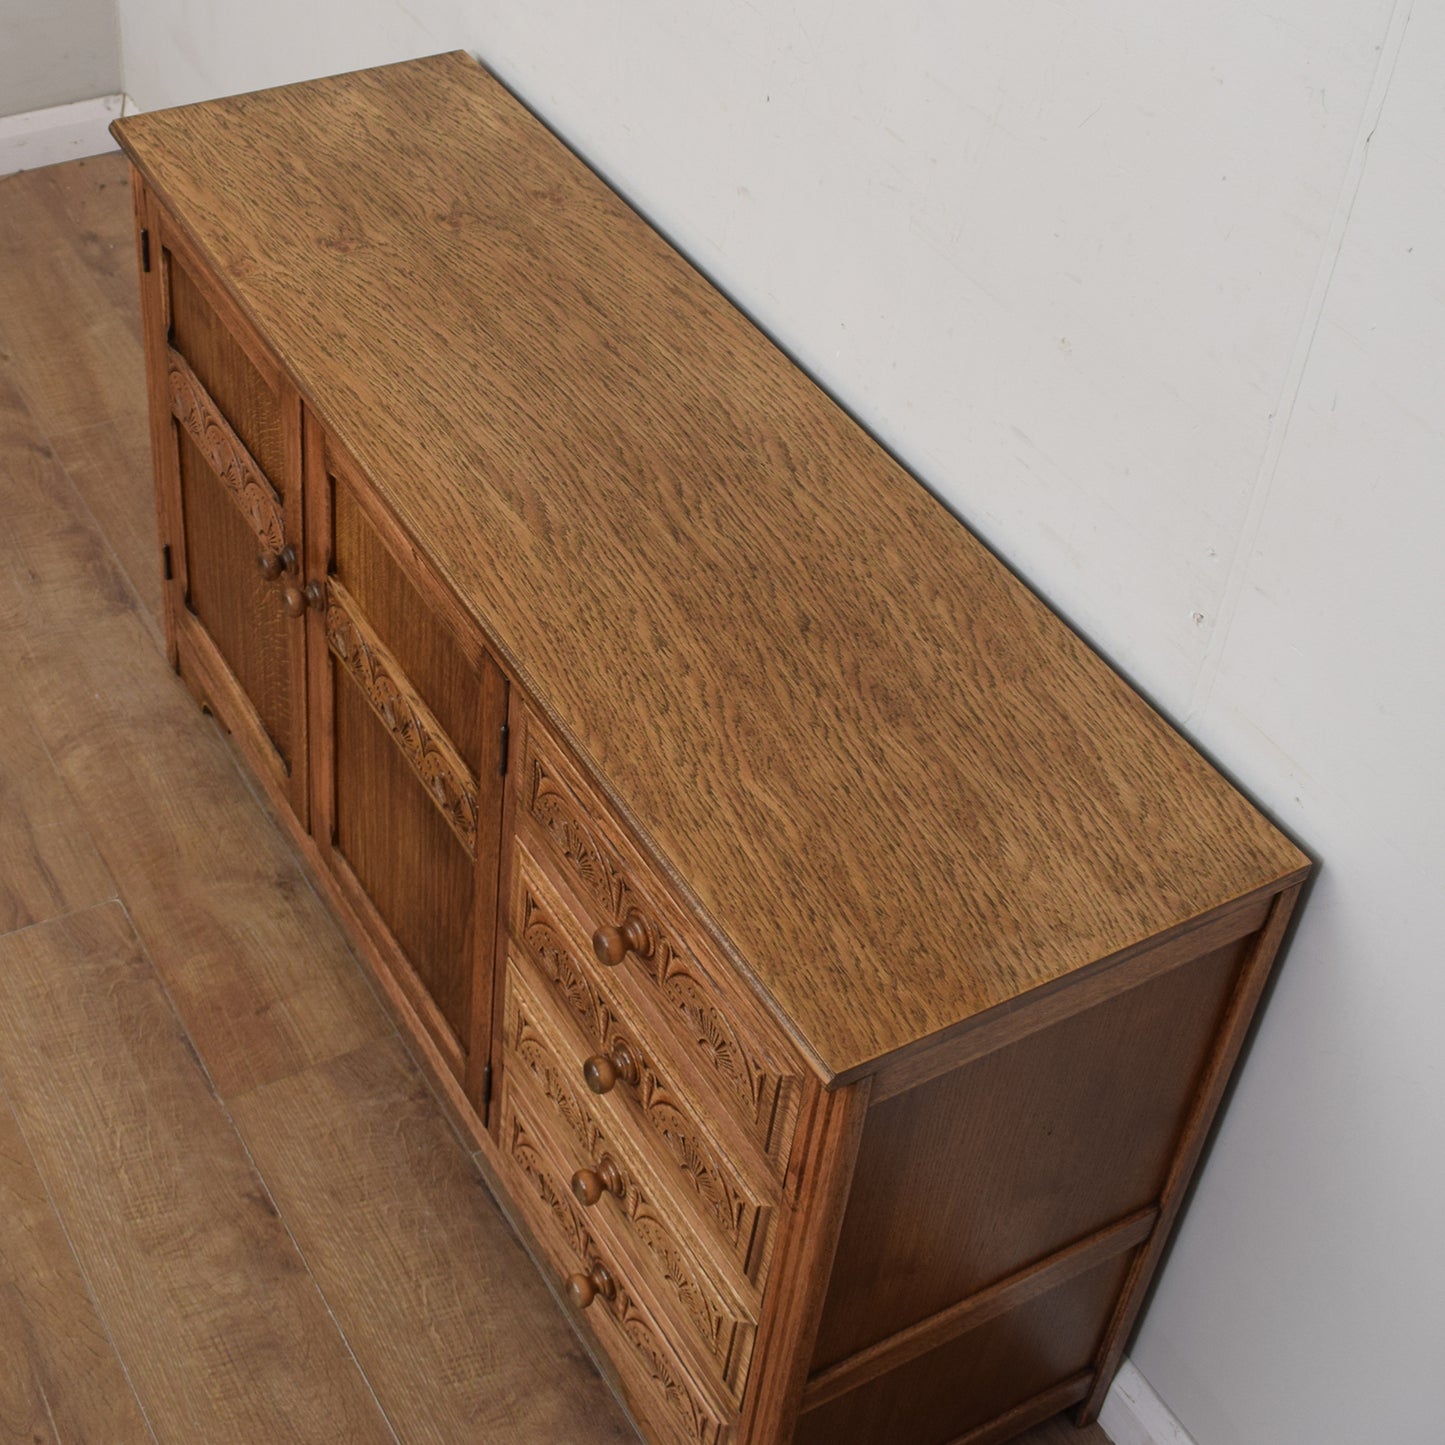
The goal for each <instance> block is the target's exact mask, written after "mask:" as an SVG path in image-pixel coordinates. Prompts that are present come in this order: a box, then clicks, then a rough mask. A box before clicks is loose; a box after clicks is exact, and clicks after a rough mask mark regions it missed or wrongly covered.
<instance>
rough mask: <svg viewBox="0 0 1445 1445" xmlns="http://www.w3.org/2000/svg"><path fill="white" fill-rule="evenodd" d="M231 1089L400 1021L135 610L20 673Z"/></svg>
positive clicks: (18, 681) (199, 1036)
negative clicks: (364, 974)
mask: <svg viewBox="0 0 1445 1445" xmlns="http://www.w3.org/2000/svg"><path fill="white" fill-rule="evenodd" d="M12 682H13V685H14V686H15V687H16V688H17V690H18V693H19V695H20V697H21V698H22V699H23V701H24V702H25V705H26V707H27V710H28V712H29V714H30V716H31V717H32V718H34V719H35V721H36V723H37V726H38V727H39V728H40V730H41V732H42V735H43V736H44V737H45V739H46V741H47V745H48V747H49V749H50V752H51V754H52V756H53V757H54V759H55V762H56V766H57V767H58V769H59V771H60V773H61V775H62V777H63V778H64V779H65V781H66V783H67V785H68V786H69V788H70V791H71V794H72V796H73V797H74V798H75V799H77V800H83V805H84V818H85V823H86V826H87V827H88V829H89V831H90V833H91V836H92V837H93V838H94V840H95V844H96V847H97V849H98V851H99V852H100V854H101V856H102V858H103V859H104V860H105V862H106V864H107V867H108V868H109V870H110V873H111V875H112V877H113V878H114V879H115V881H116V884H117V885H118V886H119V888H120V890H121V893H122V895H123V896H124V898H125V900H126V904H127V907H128V908H129V910H130V913H131V916H132V917H133V918H134V920H135V923H136V926H137V928H138V929H139V931H140V933H141V936H142V937H143V938H144V940H145V942H146V944H147V946H148V948H149V949H150V950H151V954H152V957H153V958H154V960H155V964H156V968H157V969H158V971H159V972H160V974H161V976H162V977H163V978H164V979H165V982H166V987H167V988H168V989H169V990H170V993H171V995H172V997H173V998H174V999H175V1001H176V1006H177V1008H178V1009H179V1011H180V1013H181V1016H182V1018H183V1019H184V1020H185V1023H186V1027H187V1029H188V1030H189V1031H190V1034H191V1036H192V1038H193V1039H194V1040H195V1042H196V1045H197V1047H198V1048H199V1049H200V1051H201V1053H202V1054H203V1056H204V1057H205V1059H206V1062H207V1067H208V1069H209V1070H210V1071H211V1074H212V1077H213V1078H214V1079H215V1081H216V1084H217V1087H218V1088H219V1089H220V1091H221V1093H222V1094H223V1095H229V1094H232V1093H237V1092H241V1091H244V1090H246V1089H249V1088H254V1087H255V1086H256V1085H258V1084H261V1083H265V1082H268V1081H269V1080H272V1079H275V1078H280V1077H283V1076H284V1075H286V1074H290V1073H294V1072H296V1071H297V1070H298V1069H301V1068H305V1067H307V1066H308V1065H310V1064H313V1063H315V1062H317V1061H319V1060H321V1059H325V1058H330V1057H332V1056H333V1055H336V1054H340V1053H345V1052H347V1051H348V1050H350V1049H352V1048H354V1047H356V1046H357V1045H358V1044H360V1043H362V1042H363V1041H365V1040H366V1039H369V1038H375V1037H378V1036H379V1035H381V1034H383V1033H386V1032H388V1031H389V1028H390V1026H389V1024H388V1023H387V1022H386V1020H385V1019H384V1018H383V1016H382V1014H381V1012H380V1010H379V1009H378V1008H377V1007H376V1004H375V1001H374V1000H373V998H372V997H371V994H370V992H369V990H368V989H367V986H366V984H365V982H364V981H363V980H362V978H361V977H360V975H359V974H358V972H357V969H356V964H355V959H354V956H353V955H352V953H351V951H350V949H349V948H348V946H347V944H346V943H345V941H344V940H343V938H342V936H341V933H340V931H339V929H338V928H337V926H336V923H335V921H334V920H333V918H332V917H331V915H330V913H329V912H328V911H327V910H326V908H325V907H324V906H323V905H322V904H321V902H320V900H319V899H318V898H317V897H316V895H315V893H314V892H313V891H312V889H311V888H310V886H309V885H308V884H307V882H306V881H305V879H304V877H303V875H302V873H301V870H300V867H299V865H298V863H297V861H296V858H295V856H294V854H293V853H292V852H291V850H290V847H289V845H288V844H287V843H286V842H285V841H284V839H283V838H282V836H281V835H280V834H279V833H278V832H277V831H276V829H275V828H274V827H273V826H272V825H271V823H270V822H269V821H268V820H267V819H266V817H265V815H264V814H263V813H262V812H261V811H260V810H259V809H258V807H257V806H256V800H255V798H254V797H253V796H252V795H251V793H250V792H249V790H248V789H247V787H246V784H245V783H244V782H243V780H242V778H241V776H240V774H239V772H238V771H237V768H236V764H235V759H234V757H233V756H232V754H231V753H230V751H229V749H228V748H227V747H226V745H225V742H224V740H223V739H222V738H221V737H220V736H219V735H218V734H217V732H216V731H215V729H214V727H212V726H211V725H210V724H209V723H208V722H207V721H206V719H205V718H204V717H203V716H202V715H201V714H200V712H199V711H198V710H197V709H196V707H195V705H194V704H193V703H192V702H191V701H190V699H189V698H188V696H187V695H186V693H185V691H184V689H182V688H181V686H180V684H179V683H178V682H177V680H176V678H175V677H174V676H173V675H172V674H171V672H170V671H169V669H168V668H167V667H166V665H165V661H164V659H163V658H162V657H161V656H160V654H159V652H158V650H157V648H156V644H155V641H154V639H153V637H152V636H151V634H150V632H149V631H148V630H147V629H146V628H145V627H144V626H143V625H142V624H141V622H140V621H139V620H138V618H137V617H136V616H135V615H133V614H132V615H126V616H118V617H113V618H109V619H105V620H103V621H98V622H97V623H96V624H95V625H94V626H93V627H91V628H89V629H87V630H84V631H79V632H73V633H64V634H52V635H49V636H45V637H40V638H32V639H30V640H29V643H28V645H27V650H26V653H25V655H24V656H23V657H22V658H21V659H20V662H19V664H18V665H17V668H16V672H15V675H14V677H13V679H12Z"/></svg>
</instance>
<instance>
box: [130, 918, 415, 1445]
mask: <svg viewBox="0 0 1445 1445" xmlns="http://www.w3.org/2000/svg"><path fill="white" fill-rule="evenodd" d="M121 909H122V911H123V912H124V913H125V918H126V922H127V924H128V925H129V927H130V930H131V933H132V934H133V935H134V936H135V940H136V944H137V946H138V947H139V948H140V949H141V950H142V951H143V952H144V953H145V957H146V962H147V964H148V965H149V967H150V971H151V976H152V977H153V978H154V979H155V982H156V987H157V988H158V989H159V991H160V994H161V997H162V998H164V999H165V1001H166V1007H167V1008H169V1009H170V1011H171V1016H172V1017H173V1018H174V1019H175V1021H176V1027H177V1029H178V1030H179V1033H180V1038H181V1040H182V1042H183V1043H184V1044H185V1046H186V1050H187V1052H188V1053H189V1054H190V1055H191V1057H192V1059H194V1061H195V1064H196V1067H197V1068H198V1069H199V1070H200V1072H201V1076H202V1078H204V1079H205V1081H206V1087H207V1088H208V1089H209V1090H210V1094H211V1097H212V1098H213V1099H214V1100H215V1102H216V1107H217V1108H218V1109H219V1110H220V1111H221V1115H222V1117H223V1118H224V1119H225V1121H226V1124H227V1126H228V1127H229V1128H230V1130H231V1133H232V1134H233V1135H234V1136H235V1138H236V1142H237V1143H238V1144H239V1145H240V1146H241V1153H242V1154H243V1155H244V1156H245V1159H246V1163H247V1165H248V1167H249V1168H250V1170H251V1174H252V1176H253V1177H254V1178H255V1180H256V1182H257V1184H259V1185H260V1187H261V1190H262V1192H263V1193H264V1194H265V1196H266V1202H267V1204H268V1205H269V1206H270V1208H271V1210H272V1212H273V1213H274V1214H275V1216H276V1221H277V1223H279V1224H280V1226H281V1228H282V1229H283V1230H284V1231H285V1233H286V1238H287V1239H288V1240H289V1241H290V1244H291V1248H292V1250H294V1251H295V1254H296V1258H297V1259H298V1260H299V1261H300V1263H301V1266H302V1268H303V1269H305V1271H306V1277H307V1278H308V1279H309V1280H310V1281H311V1287H312V1288H313V1289H314V1290H315V1291H316V1297H317V1298H318V1299H319V1300H320V1301H321V1304H322V1307H323V1308H324V1309H325V1310H326V1315H327V1318H328V1319H329V1320H330V1321H331V1323H332V1326H333V1327H334V1329H335V1330H336V1333H337V1335H338V1337H339V1338H340V1340H341V1343H342V1345H343V1346H344V1347H345V1350H346V1354H347V1357H348V1358H349V1359H350V1360H351V1363H352V1364H353V1365H354V1366H355V1368H356V1373H357V1376H358V1377H359V1378H360V1380H361V1381H362V1383H363V1384H364V1385H365V1386H366V1392H367V1394H368V1395H370V1397H371V1400H372V1403H373V1404H375V1406H376V1410H377V1414H378V1415H380V1417H381V1419H382V1421H383V1422H384V1423H385V1425H386V1428H387V1430H388V1431H389V1432H390V1433H391V1437H392V1440H393V1441H395V1442H396V1445H402V1441H401V1437H400V1436H399V1435H398V1434H397V1430H396V1426H395V1424H394V1423H393V1422H392V1419H391V1416H390V1415H389V1414H388V1413H387V1411H386V1409H385V1407H384V1406H383V1405H382V1403H381V1400H380V1399H379V1398H378V1396H377V1393H376V1387H375V1386H374V1385H373V1384H372V1382H371V1377H370V1376H369V1375H368V1374H367V1373H366V1371H365V1370H364V1369H363V1368H362V1364H361V1361H360V1360H359V1359H358V1358H357V1354H356V1351H355V1349H354V1348H353V1347H352V1344H351V1340H350V1338H349V1337H348V1336H347V1333H346V1331H345V1330H344V1329H343V1328H342V1326H341V1321H340V1320H339V1319H337V1317H336V1311H335V1310H334V1309H333V1308H332V1306H331V1301H330V1300H329V1299H327V1297H326V1291H325V1290H324V1289H323V1288H322V1287H321V1281H320V1280H319V1279H318V1278H317V1277H316V1271H315V1270H314V1269H312V1267H311V1261H310V1260H309V1259H307V1257H306V1253H305V1251H304V1250H303V1249H302V1248H301V1243H300V1241H299V1240H298V1239H297V1238H296V1233H295V1231H294V1230H293V1229H292V1228H291V1223H290V1221H289V1220H288V1219H287V1218H286V1215H285V1213H284V1212H283V1211H282V1209H281V1204H280V1201H279V1200H278V1199H277V1197H276V1193H275V1191H274V1190H273V1189H272V1188H271V1184H270V1182H269V1180H267V1178H266V1176H265V1174H264V1173H262V1171H261V1167H260V1165H259V1164H258V1163H257V1162H256V1156H255V1154H253V1153H252V1151H251V1146H250V1143H249V1142H248V1141H247V1139H246V1136H245V1134H244V1132H243V1131H242V1129H241V1126H240V1125H239V1124H238V1123H237V1122H236V1116H235V1115H234V1114H233V1113H232V1112H231V1108H230V1105H229V1104H228V1103H227V1101H226V1099H225V1096H224V1095H223V1094H222V1093H221V1091H220V1089H219V1088H218V1087H217V1084H216V1080H215V1078H214V1076H213V1075H212V1073H211V1070H210V1068H209V1067H208V1065H207V1064H206V1061H205V1059H204V1058H203V1057H202V1055H201V1051H200V1050H199V1049H198V1048H197V1047H196V1044H195V1041H194V1040H193V1039H192V1038H191V1033H190V1030H189V1029H188V1028H187V1027H186V1022H185V1019H184V1018H183V1017H182V1015H181V1011H180V1009H179V1008H178V1007H177V1005H176V1001H175V997H174V996H173V995H172V993H171V990H170V986H169V985H168V984H167V983H166V980H165V976H164V975H163V974H162V972H161V970H160V969H159V968H158V967H157V966H156V963H155V960H154V958H153V957H152V956H151V951H150V947H149V945H148V944H147V943H146V941H145V939H144V937H143V936H142V935H141V932H140V929H139V928H138V927H137V926H136V923H135V920H134V919H133V918H132V917H131V915H130V910H129V909H128V908H126V906H125V903H124V901H122V902H121ZM308 1067H314V1065H312V1066H308ZM295 1072H296V1073H304V1072H305V1070H304V1069H298V1070H296V1071H295ZM283 1077H291V1076H283ZM269 1082H272V1083H275V1082H279V1080H271V1081H269Z"/></svg>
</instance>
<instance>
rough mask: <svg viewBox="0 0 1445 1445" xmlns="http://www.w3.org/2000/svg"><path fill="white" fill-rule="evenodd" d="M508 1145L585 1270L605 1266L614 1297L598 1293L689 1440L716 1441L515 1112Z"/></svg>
mask: <svg viewBox="0 0 1445 1445" xmlns="http://www.w3.org/2000/svg"><path fill="white" fill-rule="evenodd" d="M507 1149H508V1153H509V1154H510V1155H511V1157H512V1160H513V1162H514V1163H515V1164H516V1165H517V1167H518V1168H519V1169H520V1170H521V1171H522V1173H523V1175H524V1176H525V1177H526V1179H527V1180H528V1182H529V1183H530V1184H531V1186H532V1188H533V1189H534V1190H535V1191H536V1194H537V1198H538V1199H540V1200H541V1202H542V1204H543V1205H544V1206H545V1207H546V1209H547V1211H548V1213H549V1214H550V1215H551V1217H552V1219H553V1221H554V1223H555V1224H556V1225H557V1226H558V1227H559V1228H560V1229H561V1231H562V1233H563V1235H564V1237H565V1238H566V1240H567V1242H568V1244H569V1245H570V1246H571V1248H572V1250H573V1252H574V1253H575V1254H576V1256H577V1258H578V1259H579V1260H581V1261H582V1263H583V1268H584V1270H586V1269H592V1268H595V1267H596V1266H597V1265H599V1264H600V1265H602V1269H603V1270H604V1271H605V1272H606V1274H607V1275H608V1276H610V1279H611V1283H612V1286H613V1288H612V1293H611V1297H610V1298H608V1297H607V1296H605V1295H603V1294H601V1293H600V1292H599V1293H598V1294H597V1295H596V1296H595V1297H594V1298H595V1300H596V1302H597V1303H599V1304H603V1305H604V1306H605V1308H606V1309H607V1310H608V1311H609V1312H610V1313H611V1314H612V1316H613V1318H614V1319H615V1320H616V1322H617V1324H618V1326H619V1327H620V1328H621V1330H622V1333H623V1334H624V1335H625V1336H626V1337H627V1341H628V1343H629V1344H630V1345H631V1346H632V1348H633V1350H634V1351H635V1352H636V1354H637V1356H638V1358H639V1360H640V1362H641V1363H642V1365H643V1367H644V1368H645V1369H646V1372H647V1375H648V1377H649V1378H650V1379H651V1380H652V1382H653V1384H655V1385H656V1386H657V1387H658V1389H659V1390H660V1391H661V1393H662V1396H663V1398H664V1399H665V1400H666V1401H667V1404H668V1406H669V1407H670V1408H671V1410H672V1412H673V1414H674V1416H676V1418H677V1419H678V1421H679V1422H680V1423H681V1424H682V1425H683V1426H684V1427H685V1429H686V1431H687V1434H688V1438H689V1439H692V1440H696V1441H698V1442H699V1445H706V1442H709V1441H713V1440H715V1439H716V1438H717V1422H716V1421H714V1420H713V1419H711V1418H710V1417H709V1416H708V1415H707V1414H706V1413H704V1411H703V1410H702V1408H701V1407H700V1405H699V1403H698V1401H697V1400H696V1399H695V1398H694V1396H693V1393H692V1391H691V1390H690V1389H689V1388H688V1387H687V1385H686V1384H685V1383H684V1381H683V1380H682V1378H681V1377H680V1375H679V1374H678V1371H677V1369H676V1367H675V1365H674V1363H673V1360H672V1357H671V1353H670V1352H669V1351H668V1350H666V1349H664V1348H663V1347H662V1345H660V1344H659V1343H658V1339H657V1334H656V1332H655V1330H654V1327H653V1324H652V1321H651V1320H650V1319H649V1318H648V1316H647V1314H646V1313H645V1311H644V1310H643V1308H642V1307H641V1306H640V1305H639V1304H638V1302H637V1300H636V1298H635V1297H634V1296H633V1293H632V1291H631V1290H630V1289H629V1288H628V1286H627V1284H626V1282H625V1280H623V1279H622V1277H621V1276H620V1275H619V1274H618V1272H617V1271H616V1270H613V1269H609V1268H608V1267H607V1266H606V1265H605V1264H602V1256H601V1251H600V1250H599V1249H598V1247H597V1244H596V1241H595V1240H594V1239H593V1238H592V1235H591V1234H590V1233H589V1231H588V1230H587V1229H586V1227H585V1226H584V1225H583V1224H582V1222H581V1221H580V1220H579V1219H578V1218H577V1215H576V1212H575V1211H574V1210H573V1208H572V1206H571V1205H570V1204H569V1203H568V1201H567V1200H566V1198H565V1197H564V1196H563V1193H562V1191H561V1190H560V1189H559V1188H558V1187H557V1185H556V1183H555V1181H554V1180H553V1179H552V1177H551V1175H550V1174H549V1173H548V1171H547V1167H546V1164H545V1162H544V1160H543V1157H542V1153H541V1150H540V1148H539V1146H538V1143H537V1141H536V1140H535V1139H534V1138H533V1137H532V1135H531V1134H530V1133H529V1132H528V1130H527V1126H526V1124H525V1123H523V1121H522V1120H521V1119H520V1118H518V1117H517V1116H516V1114H515V1113H514V1114H513V1115H512V1119H511V1125H510V1128H509V1131H508V1137H507Z"/></svg>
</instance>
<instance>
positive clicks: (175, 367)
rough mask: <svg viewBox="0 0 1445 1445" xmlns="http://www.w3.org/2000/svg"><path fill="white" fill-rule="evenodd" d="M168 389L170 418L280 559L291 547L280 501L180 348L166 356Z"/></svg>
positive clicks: (258, 537)
mask: <svg viewBox="0 0 1445 1445" xmlns="http://www.w3.org/2000/svg"><path fill="white" fill-rule="evenodd" d="M166 389H167V391H168V392H169V394H170V402H171V414H172V415H173V416H174V417H175V419H176V420H177V421H178V422H180V424H181V425H182V426H183V427H185V429H186V434H187V435H188V436H189V437H190V438H191V440H192V441H193V442H194V443H195V444H196V447H197V449H198V450H199V451H200V453H201V455H202V456H203V457H205V459H206V461H207V462H208V463H209V464H210V467H211V470H212V471H214V472H215V474H216V475H217V476H218V477H220V479H221V481H222V482H223V483H224V485H225V488H226V490H227V491H228V492H229V493H230V494H231V499H232V500H233V501H234V502H235V504H236V506H237V507H238V508H239V509H240V512H241V515H242V516H243V517H245V519H246V521H247V523H249V525H250V527H251V530H252V531H253V532H255V534H256V540H257V542H258V543H260V546H261V549H262V550H263V551H265V552H270V553H271V554H273V555H275V556H279V555H280V553H281V552H282V550H283V549H284V548H285V546H286V526H285V520H284V515H283V513H282V510H281V499H280V497H278V496H277V495H276V489H275V488H274V487H273V486H272V485H271V483H270V481H269V480H268V479H267V477H266V473H265V472H263V471H262V470H261V468H260V466H259V465H258V464H257V462H256V460H255V459H254V458H253V457H252V455H251V453H250V452H249V451H247V450H246V444H245V443H244V442H243V441H242V440H241V438H240V437H238V436H237V435H236V433H235V431H234V430H233V429H232V427H231V424H230V422H228V421H227V420H226V418H225V417H224V416H222V414H221V409H220V408H219V407H218V406H217V405H216V403H215V402H214V401H213V400H212V399H211V394H210V392H208V391H207V390H206V388H205V387H204V386H202V385H201V381H200V378H199V377H198V376H197V375H196V374H195V372H194V371H192V370H191V368H190V366H189V365H188V364H187V362H186V359H185V357H183V356H182V355H181V354H180V352H179V351H177V350H176V349H175V347H168V348H167V352H166Z"/></svg>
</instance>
